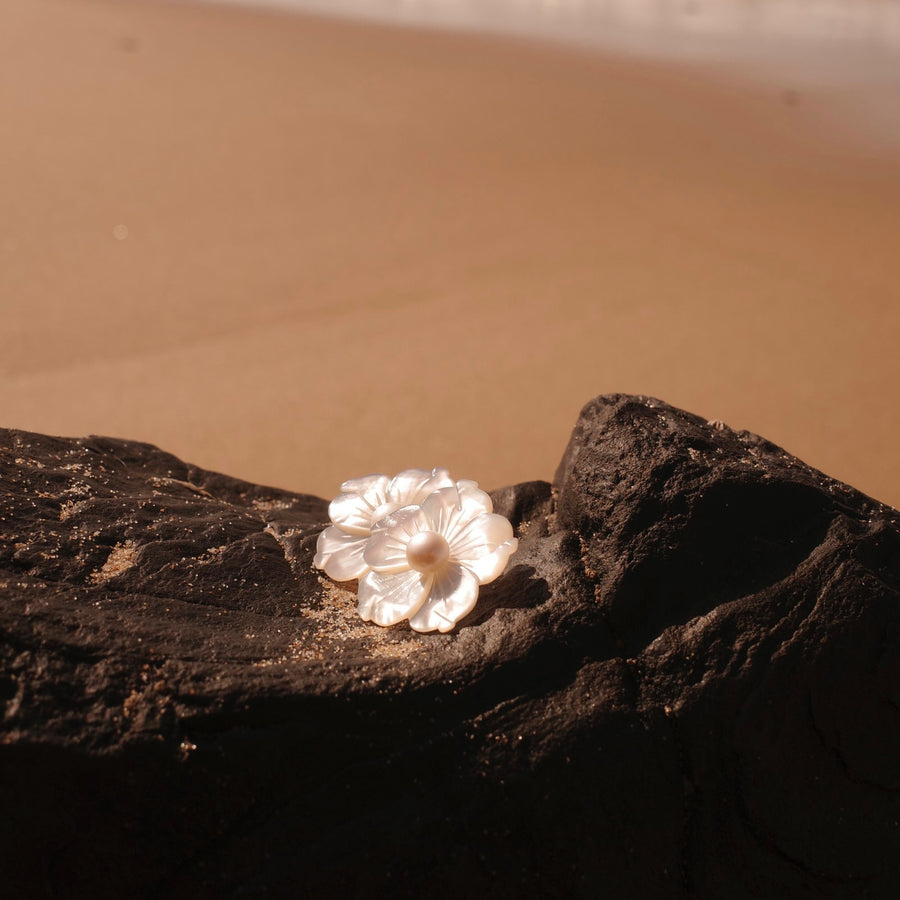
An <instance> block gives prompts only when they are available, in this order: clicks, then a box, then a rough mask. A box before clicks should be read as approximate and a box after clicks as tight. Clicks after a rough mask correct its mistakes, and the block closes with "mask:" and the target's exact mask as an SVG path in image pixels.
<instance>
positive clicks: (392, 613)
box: [357, 569, 474, 625]
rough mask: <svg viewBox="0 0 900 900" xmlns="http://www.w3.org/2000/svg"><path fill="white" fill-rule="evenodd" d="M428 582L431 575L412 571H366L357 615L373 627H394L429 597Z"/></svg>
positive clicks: (360, 590)
mask: <svg viewBox="0 0 900 900" xmlns="http://www.w3.org/2000/svg"><path fill="white" fill-rule="evenodd" d="M472 577H473V578H474V576H472ZM431 582H432V576H431V575H424V574H422V573H421V572H416V571H415V570H414V569H411V570H408V571H406V572H398V573H388V572H369V573H368V574H367V575H366V576H365V577H364V578H363V579H362V580H361V581H360V583H359V605H358V607H357V609H358V610H359V614H360V615H361V616H362V617H363V619H365V620H366V621H367V622H369V621H372V622H375V624H376V625H396V624H397V623H398V622H402V621H403V620H404V619H406V618H409V616H411V615H413V614H414V613H415V612H416V610H418V608H419V607H420V606H421V605H422V603H423V602H424V601H425V598H426V597H427V596H428V590H429V588H430V587H431Z"/></svg>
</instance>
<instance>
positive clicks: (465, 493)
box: [422, 485, 491, 545]
mask: <svg viewBox="0 0 900 900" xmlns="http://www.w3.org/2000/svg"><path fill="white" fill-rule="evenodd" d="M490 508H491V498H490V497H488V495H487V494H485V492H484V491H480V490H478V488H471V487H468V486H466V487H464V488H463V490H459V489H458V488H457V487H456V486H455V485H454V486H453V487H448V488H441V490H439V491H435V492H434V493H433V494H429V495H428V497H426V498H425V500H424V501H423V503H422V511H423V512H424V513H425V515H427V516H428V520H429V522H430V523H431V527H432V529H433V530H434V531H438V532H440V533H441V534H442V535H443V536H444V537H445V538H446V539H447V541H448V542H449V543H450V544H451V545H452V544H453V541H454V539H455V538H456V536H457V535H458V534H459V533H460V532H461V531H462V530H463V529H464V528H465V527H466V525H468V524H469V522H471V521H472V519H474V518H475V517H476V516H480V515H483V514H484V513H485V512H486V511H487V510H488V509H490Z"/></svg>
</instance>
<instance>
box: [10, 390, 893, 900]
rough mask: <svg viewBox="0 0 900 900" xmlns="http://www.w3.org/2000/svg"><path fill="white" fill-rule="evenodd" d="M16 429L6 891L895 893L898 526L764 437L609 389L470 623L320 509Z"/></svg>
mask: <svg viewBox="0 0 900 900" xmlns="http://www.w3.org/2000/svg"><path fill="white" fill-rule="evenodd" d="M0 445H2V451H0V467H2V468H0V471H2V483H0V492H2V506H0V701H2V703H3V708H4V710H5V712H4V717H3V721H2V733H0V829H2V840H0V884H2V890H0V893H2V896H4V897H13V898H15V897H20V896H21V897H28V898H44V897H126V896H127V897H139V896H147V897H159V898H179V897H184V898H188V897H190V898H197V897H230V896H241V897H253V896H272V897H305V896H309V897H325V896H331V897H337V896H340V897H382V896H416V897H423V896H428V897H462V896H488V895H490V896H503V897H585V898H588V897H589V898H603V897H609V898H617V900H618V898H657V897H658V898H678V897H684V898H687V897H691V898H729V900H735V898H751V897H752V898H766V900H768V898H772V897H779V898H784V897H790V898H793V897H798V898H799V897H803V898H808V897H827V898H838V897H841V898H843V897H848V898H849V897H853V898H857V897H876V898H895V897H897V896H900V824H898V823H900V516H898V513H897V512H896V511H895V510H892V509H888V508H886V507H884V506H882V505H880V504H878V503H876V502H875V501H873V500H871V499H869V498H867V497H865V496H863V495H861V494H859V493H858V492H856V491H854V490H852V489H851V488H848V487H847V486H845V485H842V484H839V483H837V482H835V481H833V480H831V479H829V478H827V477H826V476H824V475H822V474H821V473H819V472H816V471H814V470H812V469H810V468H809V467H807V466H805V465H804V464H803V463H801V462H799V461H798V460H797V459H795V458H794V457H792V456H790V455H788V454H787V453H785V452H784V451H782V450H780V449H779V448H778V447H775V446H773V445H772V444H770V443H768V442H767V441H765V440H762V439H761V438H758V437H756V436H754V435H751V434H748V433H746V432H740V433H738V432H733V431H731V430H729V429H727V428H724V427H722V426H720V425H710V424H707V423H706V422H704V421H703V420H702V419H699V418H697V417H696V416H693V415H689V414H687V413H684V412H681V411H679V410H676V409H673V408H671V407H669V406H667V405H666V404H664V403H661V402H658V401H654V400H649V399H646V398H637V397H628V396H610V397H601V398H598V399H597V400H594V401H593V402H592V403H590V404H588V406H586V407H585V409H584V411H583V413H582V415H581V418H580V420H579V422H578V424H577V427H576V429H575V432H574V434H573V437H572V440H571V443H570V445H569V447H568V449H567V451H566V453H565V456H564V458H563V461H562V463H561V465H560V468H559V471H558V473H557V476H556V480H555V484H554V486H553V488H552V489H551V486H550V485H549V484H545V483H542V482H537V483H530V484H524V485H518V486H516V487H512V488H506V489H503V490H500V491H497V492H495V493H494V499H495V503H496V506H497V508H498V510H499V511H502V512H504V513H506V514H508V515H510V517H511V518H512V520H513V522H514V524H515V525H516V526H517V531H518V534H519V537H520V539H521V547H520V551H519V553H518V554H516V556H514V557H513V559H512V561H511V565H510V568H509V569H508V571H507V573H506V574H505V575H504V576H503V577H502V578H501V579H500V580H499V581H497V582H495V583H494V584H492V585H490V586H488V587H487V588H484V589H483V590H482V599H481V600H480V602H479V605H478V606H477V607H476V609H475V611H474V612H473V613H472V615H470V616H469V618H468V619H467V620H465V621H464V623H463V625H462V627H460V628H459V629H458V631H457V632H455V633H453V634H450V635H420V634H416V633H414V632H412V631H410V630H409V629H408V628H407V627H406V626H405V625H399V626H396V627H394V628H391V629H382V628H378V627H377V626H374V625H368V624H366V623H363V622H362V621H361V620H359V619H358V618H357V617H356V615H355V612H354V605H355V598H354V592H353V589H352V588H353V585H350V586H349V588H350V589H349V590H348V589H345V588H346V587H347V586H338V585H335V584H332V583H330V582H328V581H327V579H324V578H322V577H320V576H319V575H318V574H317V573H316V572H314V571H313V570H312V568H311V560H312V553H313V548H314V544H315V539H316V535H317V533H318V531H319V530H320V528H321V527H322V526H323V524H324V522H325V519H326V503H325V502H324V501H323V500H319V499H317V498H314V497H307V496H298V495H295V494H289V493H286V492H284V491H278V490H275V489H272V488H265V487H258V486H255V485H250V484H247V483H244V482H240V481H236V480H234V479H231V478H227V477H225V476H223V475H216V474H213V473H210V472H206V471H202V470H200V469H197V468H195V467H193V466H190V465H186V464H185V463H183V462H181V461H180V460H178V459H176V458H174V457H172V456H170V455H168V454H166V453H163V452H162V451H160V450H158V449H156V448H154V447H152V446H148V445H146V444H137V443H132V442H127V441H118V440H109V439H104V438H90V439H86V440H62V439H56V438H50V437H43V436H40V435H35V434H27V433H23V432H15V431H6V432H0ZM437 462H439V461H437ZM352 474H358V473H348V475H352ZM460 474H464V473H460Z"/></svg>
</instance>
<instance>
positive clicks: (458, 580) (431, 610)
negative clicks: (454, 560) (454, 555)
mask: <svg viewBox="0 0 900 900" xmlns="http://www.w3.org/2000/svg"><path fill="white" fill-rule="evenodd" d="M368 577H370V576H368ZM477 600H478V579H477V578H476V577H475V576H474V575H473V574H472V573H471V572H470V571H469V570H468V569H465V568H463V567H462V566H456V565H453V564H451V565H449V566H447V567H446V568H445V569H444V570H443V571H442V572H441V573H440V574H438V575H435V576H434V582H433V584H432V585H431V591H430V592H429V594H428V598H427V599H426V600H425V602H424V603H423V604H422V605H421V607H420V608H419V610H418V612H416V613H415V614H414V615H411V616H410V617H409V624H410V627H411V628H412V629H414V630H415V631H442V632H447V631H452V630H453V628H454V626H455V625H456V623H457V622H458V621H459V620H460V619H461V618H463V616H465V615H467V614H468V613H470V612H471V611H472V607H474V606H475V602H476V601H477Z"/></svg>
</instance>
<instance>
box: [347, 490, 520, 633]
mask: <svg viewBox="0 0 900 900" xmlns="http://www.w3.org/2000/svg"><path fill="white" fill-rule="evenodd" d="M492 510H493V505H492V503H491V498H490V497H489V496H488V495H487V494H486V493H485V492H484V491H482V490H479V489H478V486H477V484H476V483H475V482H474V481H460V482H458V483H457V484H455V485H450V486H448V487H444V488H440V489H439V490H437V491H434V492H433V493H431V494H430V495H429V496H428V497H426V498H425V500H424V501H423V502H422V504H421V506H407V507H404V508H402V509H398V510H397V511H395V512H393V513H392V514H391V515H389V516H387V517H386V518H384V519H382V520H380V521H379V522H378V523H377V524H376V525H375V526H374V528H373V529H372V536H371V537H370V538H369V540H368V542H367V543H366V546H365V549H364V551H363V557H364V559H365V562H366V564H367V565H368V567H369V569H370V571H369V572H367V573H366V574H365V575H364V576H363V577H362V579H361V580H360V582H359V614H360V615H361V616H362V617H363V619H366V620H367V621H374V622H375V623H376V624H378V625H395V624H397V623H398V622H401V621H402V620H403V619H409V624H410V627H411V628H413V629H414V630H415V631H442V632H447V631H450V630H452V629H453V628H454V627H455V625H456V623H457V622H458V621H459V620H460V619H462V618H463V617H464V616H465V615H467V614H468V613H469V612H470V611H471V610H472V608H473V607H474V606H475V602H476V600H477V599H478V590H479V587H480V585H482V584H487V583H488V582H490V581H493V580H494V579H495V578H497V577H498V576H499V575H500V574H501V573H502V572H503V570H504V569H505V568H506V564H507V562H508V560H509V557H510V556H511V555H512V554H513V553H514V552H515V551H516V549H517V547H518V541H517V540H516V538H515V537H514V536H513V529H512V525H510V523H509V522H508V521H507V520H506V519H505V518H504V517H503V516H499V515H497V514H495V513H494V512H493V511H492Z"/></svg>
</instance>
